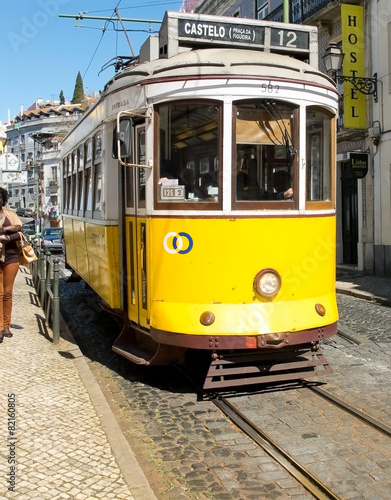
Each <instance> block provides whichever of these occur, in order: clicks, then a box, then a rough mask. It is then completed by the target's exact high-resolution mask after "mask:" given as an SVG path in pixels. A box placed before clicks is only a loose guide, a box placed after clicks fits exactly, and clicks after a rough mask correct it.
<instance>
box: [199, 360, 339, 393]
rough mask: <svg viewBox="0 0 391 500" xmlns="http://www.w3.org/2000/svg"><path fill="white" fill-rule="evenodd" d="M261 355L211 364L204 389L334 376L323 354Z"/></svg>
mask: <svg viewBox="0 0 391 500" xmlns="http://www.w3.org/2000/svg"><path fill="white" fill-rule="evenodd" d="M267 356H271V355H270V353H269V354H268V355H267V354H262V355H254V354H251V355H248V354H246V353H242V354H233V355H230V354H227V355H226V356H224V357H223V358H220V359H216V360H214V361H212V362H211V364H210V366H209V370H208V373H207V374H206V378H205V382H204V389H220V388H227V387H238V386H243V387H244V386H247V385H253V384H265V383H275V382H284V381H289V380H299V379H301V378H307V377H313V376H317V375H328V374H330V373H333V370H332V368H331V367H330V365H329V363H328V361H327V359H326V358H325V357H324V355H323V354H322V352H321V351H317V352H316V353H314V352H310V351H308V352H303V351H300V352H287V353H284V352H282V353H273V358H268V357H267Z"/></svg>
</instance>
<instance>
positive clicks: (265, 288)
mask: <svg viewBox="0 0 391 500" xmlns="http://www.w3.org/2000/svg"><path fill="white" fill-rule="evenodd" d="M280 288H281V276H280V275H279V274H278V272H277V271H275V270H274V269H262V271H260V272H259V273H258V274H257V275H256V276H255V278H254V290H255V292H256V293H258V294H259V295H262V296H263V297H268V298H270V297H274V296H275V295H277V293H278V292H279V290H280Z"/></svg>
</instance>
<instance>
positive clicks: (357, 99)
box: [193, 0, 391, 276]
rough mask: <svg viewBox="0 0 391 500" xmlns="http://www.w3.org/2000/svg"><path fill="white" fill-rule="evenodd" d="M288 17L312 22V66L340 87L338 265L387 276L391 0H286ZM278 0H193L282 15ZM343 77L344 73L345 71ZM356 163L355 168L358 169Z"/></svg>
mask: <svg viewBox="0 0 391 500" xmlns="http://www.w3.org/2000/svg"><path fill="white" fill-rule="evenodd" d="M286 5H287V6H288V9H287V11H288V12H289V22H290V23H296V24H301V23H304V24H309V25H314V26H317V27H318V37H319V68H320V69H321V70H322V71H324V72H327V70H326V64H325V61H326V59H324V57H323V56H324V55H325V54H326V53H327V51H328V50H330V49H329V48H330V47H335V48H336V49H338V50H339V51H340V52H341V53H342V54H344V57H343V66H342V68H341V69H340V70H339V71H334V72H332V73H330V76H331V77H333V78H334V80H335V81H336V85H337V87H338V90H339V91H340V94H341V99H340V114H339V119H338V126H337V140H338V148H337V242H338V244H337V264H339V265H347V266H352V267H354V268H357V269H358V270H363V271H366V272H368V273H372V274H377V275H385V276H390V275H391V187H390V186H391V160H390V158H391V114H390V113H389V110H391V80H390V77H389V75H390V73H391V51H390V46H391V2H389V0H346V1H341V0H311V1H309V0H291V1H289V2H287V3H286ZM283 9H284V2H283V1H282V0H253V1H248V0H227V1H224V2H223V1H220V0H218V1H215V0H200V1H199V2H198V5H197V6H196V7H195V8H194V7H193V11H194V12H196V13H200V14H214V15H228V16H236V17H247V18H255V19H267V20H272V21H279V22H282V21H283V19H284V17H283ZM346 77H349V78H350V80H349V78H346ZM357 166H358V167H359V168H357Z"/></svg>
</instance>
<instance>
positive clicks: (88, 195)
mask: <svg viewBox="0 0 391 500" xmlns="http://www.w3.org/2000/svg"><path fill="white" fill-rule="evenodd" d="M85 209H86V211H88V212H90V211H91V210H92V179H91V167H88V168H87V169H86V206H85Z"/></svg>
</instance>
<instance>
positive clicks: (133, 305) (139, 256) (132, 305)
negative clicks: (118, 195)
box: [125, 125, 148, 327]
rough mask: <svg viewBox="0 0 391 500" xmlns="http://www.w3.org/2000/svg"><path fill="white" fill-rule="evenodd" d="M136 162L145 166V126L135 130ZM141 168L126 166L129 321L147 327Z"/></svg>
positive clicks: (145, 246)
mask: <svg viewBox="0 0 391 500" xmlns="http://www.w3.org/2000/svg"><path fill="white" fill-rule="evenodd" d="M134 137H135V140H134V154H133V160H132V161H133V162H134V163H135V164H138V165H145V127H144V126H143V125H136V126H135V127H134ZM145 170H146V169H144V168H142V167H125V191H126V193H125V200H126V267H127V296H128V311H129V319H131V320H132V321H134V322H136V323H138V324H139V325H142V326H145V327H148V296H147V227H146V216H145V215H146V211H145V188H146V173H145Z"/></svg>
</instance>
